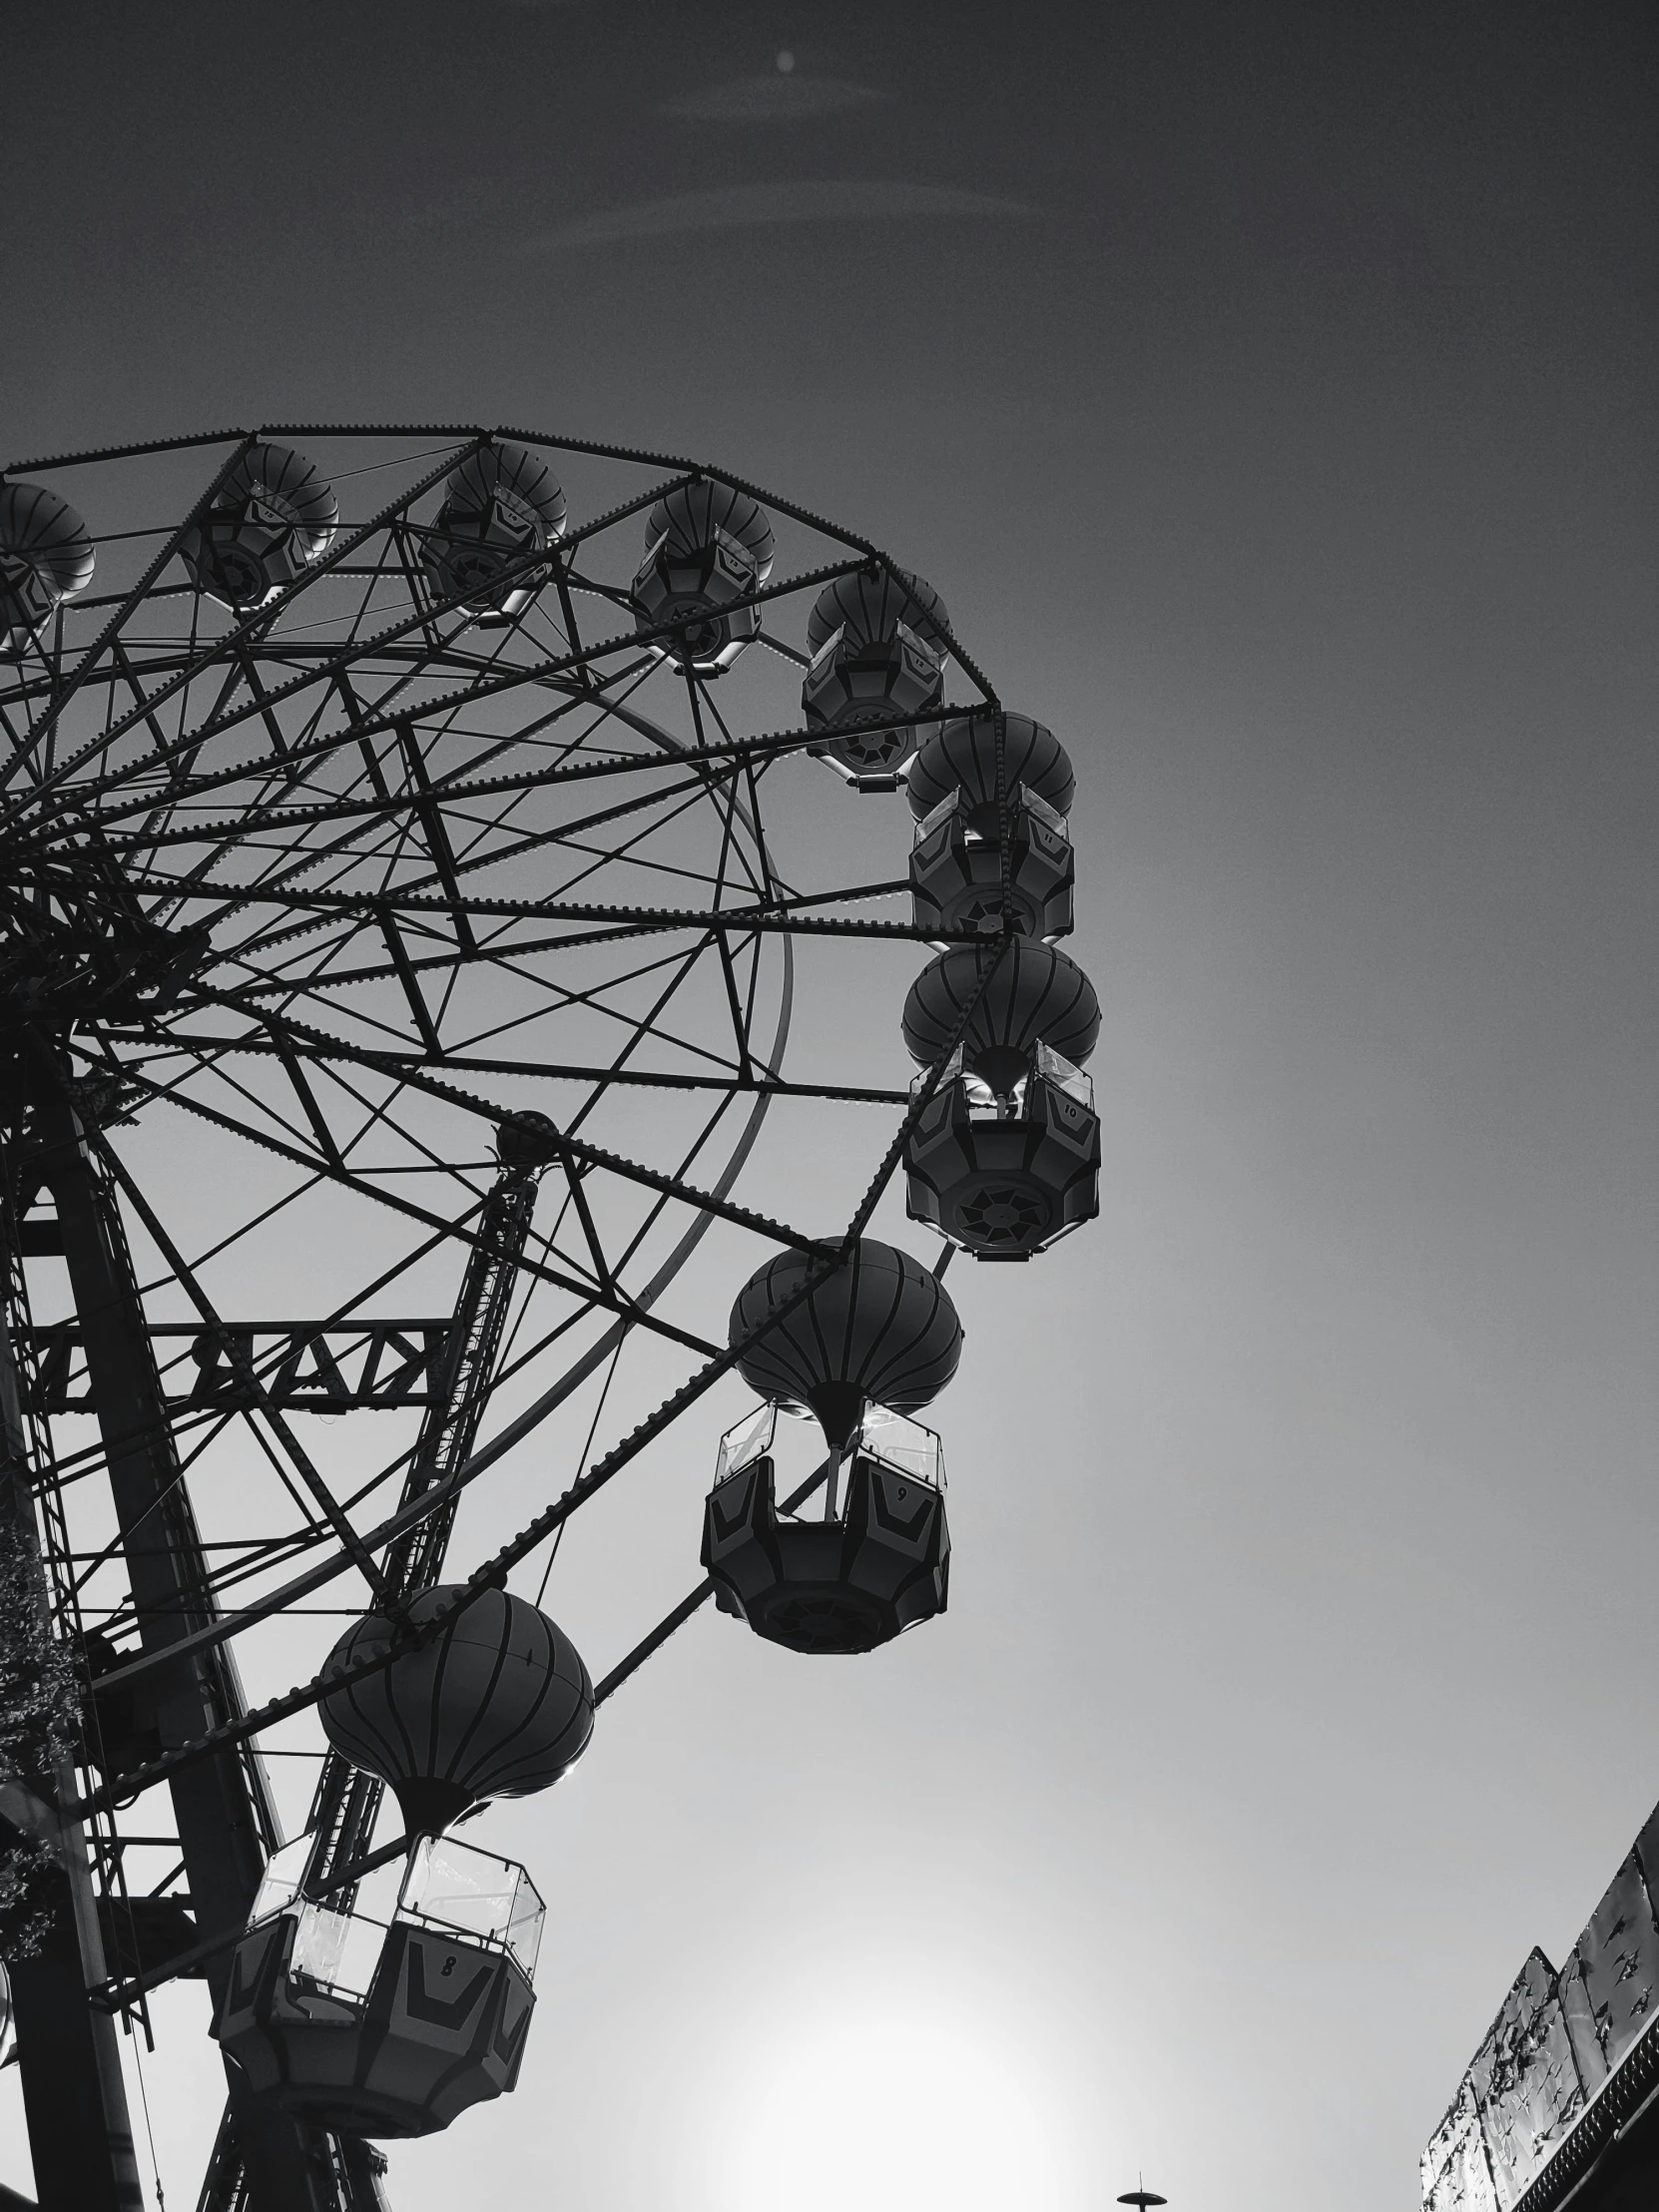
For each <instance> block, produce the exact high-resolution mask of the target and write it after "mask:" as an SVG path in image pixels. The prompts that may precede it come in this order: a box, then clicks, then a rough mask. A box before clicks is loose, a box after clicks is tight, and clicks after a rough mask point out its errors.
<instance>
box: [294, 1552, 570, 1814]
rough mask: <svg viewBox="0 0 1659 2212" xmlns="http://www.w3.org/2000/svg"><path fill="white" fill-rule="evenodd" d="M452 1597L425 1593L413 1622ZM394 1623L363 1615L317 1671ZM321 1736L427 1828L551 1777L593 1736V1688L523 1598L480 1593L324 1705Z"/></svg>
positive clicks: (364, 1654) (387, 1635) (375, 1646)
mask: <svg viewBox="0 0 1659 2212" xmlns="http://www.w3.org/2000/svg"><path fill="white" fill-rule="evenodd" d="M454 1595H455V1587H454V1585H453V1584H447V1585H446V1584H442V1583H440V1584H439V1585H438V1586H437V1587H436V1588H434V1589H430V1590H426V1591H424V1592H423V1593H422V1594H421V1595H420V1596H419V1597H417V1598H416V1599H415V1601H414V1603H413V1604H412V1605H411V1606H410V1607H409V1616H408V1617H409V1621H410V1624H411V1626H414V1627H419V1626H420V1624H421V1623H422V1622H423V1621H429V1620H430V1619H431V1618H432V1616H433V1614H434V1613H435V1612H437V1611H438V1610H439V1609H440V1608H441V1607H442V1606H443V1605H444V1604H445V1603H446V1602H447V1601H448V1600H449V1599H451V1598H453V1596H454ZM392 1635H393V1629H392V1624H391V1623H390V1622H389V1621H388V1620H385V1619H382V1618H381V1617H380V1616H379V1615H378V1614H374V1613H370V1614H366V1615H365V1616H364V1618H363V1619H361V1620H360V1621H358V1622H357V1624H356V1626H355V1627H354V1628H351V1629H348V1630H347V1632H346V1633H345V1635H344V1636H342V1637H341V1638H340V1640H339V1642H338V1643H337V1644H336V1645H335V1646H334V1648H333V1650H332V1651H331V1652H330V1653H329V1655H328V1659H327V1662H326V1664H325V1666H324V1668H323V1673H324V1675H325V1676H326V1675H327V1674H329V1673H332V1672H336V1671H338V1670H339V1669H341V1668H344V1667H347V1666H352V1665H355V1664H356V1663H357V1662H358V1661H359V1660H362V1659H367V1658H371V1657H372V1656H373V1655H374V1653H375V1652H376V1651H383V1650H384V1649H385V1648H386V1646H387V1645H388V1644H389V1643H390V1642H391V1640H392ZM321 1712H322V1727H323V1732H324V1733H325V1734H326V1736H327V1738H328V1741H329V1743H331V1744H332V1745H333V1747H334V1749H335V1750H336V1751H337V1752H338V1753H339V1754H340V1755H341V1757H342V1758H345V1759H349V1760H350V1762H351V1764H352V1765H353V1766H354V1767H362V1768H364V1769H365V1770H366V1771H367V1772H368V1773H369V1774H375V1775H378V1776H379V1777H380V1779H381V1780H382V1781H383V1782H389V1783H390V1785H391V1787H392V1788H393V1790H395V1791H396V1793H397V1802H398V1804H399V1805H400V1806H401V1807H402V1809H403V1818H404V1821H405V1823H406V1824H407V1826H408V1829H409V1831H410V1833H411V1834H414V1833H417V1832H418V1833H419V1834H422V1835H436V1834H437V1832H438V1831H439V1830H440V1829H442V1828H445V1827H447V1826H448V1824H449V1823H450V1822H451V1821H452V1820H455V1819H457V1818H458V1816H459V1815H460V1814H462V1813H464V1812H465V1811H466V1809H467V1807H468V1806H469V1805H476V1804H477V1803H478V1802H479V1801H480V1799H483V1798H492V1797H528V1796H529V1795H530V1793H531V1792H532V1791H534V1790H545V1789H546V1788H547V1787H548V1785H549V1784H550V1783H553V1782H557V1781H558V1779H559V1777H560V1775H562V1774H563V1773H564V1771H565V1769H566V1768H567V1767H568V1766H570V1765H571V1763H572V1762H573V1761H574V1760H576V1759H579V1758H580V1757H581V1755H582V1753H583V1752H584V1751H585V1750H586V1749H587V1745H588V1738H589V1737H590V1736H591V1735H592V1733H593V1684H592V1683H591V1682H590V1681H589V1679H588V1670H587V1668H586V1667H585V1666H584V1665H583V1664H582V1660H581V1655H580V1654H579V1653H578V1651H577V1650H576V1647H575V1645H574V1644H572V1642H571V1641H570V1638H569V1637H568V1636H566V1635H565V1634H564V1632H563V1630H562V1629H560V1628H559V1627H557V1626H556V1625H555V1623H554V1622H552V1621H550V1620H549V1619H548V1617H547V1615H546V1614H545V1613H540V1612H538V1611H537V1610H536V1608H535V1606H533V1605H531V1604H530V1603H529V1602H528V1600H527V1599H525V1598H521V1597H512V1596H510V1595H509V1594H508V1593H507V1592H506V1591H505V1590H485V1591H482V1592H481V1593H480V1594H479V1596H477V1597H476V1598H474V1599H473V1600H472V1602H471V1604H469V1605H468V1606H467V1607H466V1608H465V1610H464V1611H463V1612H459V1613H456V1614H455V1615H454V1616H453V1617H452V1618H451V1619H449V1620H447V1621H445V1622H444V1624H443V1626H442V1628H440V1629H439V1630H438V1631H437V1633H436V1635H434V1636H433V1637H432V1638H431V1639H430V1641H428V1642H426V1643H424V1644H421V1645H418V1646H417V1647H416V1648H415V1649H413V1650H411V1651H405V1652H403V1653H401V1654H400V1655H399V1656H398V1657H397V1658H395V1659H393V1660H392V1661H391V1662H390V1664H389V1665H387V1666H385V1667H382V1668H380V1669H378V1670H377V1671H376V1672H374V1673H372V1674H368V1675H364V1676H362V1677H361V1679H360V1680H358V1681H356V1682H351V1683H348V1684H346V1685H345V1686H344V1687H343V1688H342V1689H339V1690H335V1691H332V1692H330V1693H329V1695H328V1696H326V1697H325V1698H324V1699H323V1700H322V1706H321Z"/></svg>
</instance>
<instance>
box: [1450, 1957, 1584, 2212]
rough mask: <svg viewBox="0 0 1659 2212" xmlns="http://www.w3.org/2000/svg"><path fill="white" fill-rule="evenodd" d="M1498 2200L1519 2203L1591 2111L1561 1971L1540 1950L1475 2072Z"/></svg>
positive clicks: (1471, 2075) (1504, 2009) (1493, 2030)
mask: <svg viewBox="0 0 1659 2212" xmlns="http://www.w3.org/2000/svg"><path fill="white" fill-rule="evenodd" d="M1468 2080H1469V2085H1470V2087H1471V2088H1472V2089H1473V2091H1474V2096H1475V2101H1476V2103H1477V2104H1478V2105H1479V2107H1480V2116H1481V2121H1482V2125H1483V2127H1484V2129H1485V2135H1486V2147H1487V2150H1488V2151H1489V2152H1490V2154H1491V2161H1492V2168H1493V2172H1494V2175H1495V2177H1496V2180H1497V2189H1498V2198H1499V2201H1500V2203H1502V2204H1504V2205H1511V2204H1513V2203H1514V2202H1515V2201H1516V2199H1517V2198H1519V2197H1520V2195H1521V2194H1522V2193H1523V2191H1524V2190H1525V2188H1526V2186H1527V2184H1528V2183H1529V2182H1530V2181H1531V2180H1532V2179H1533V2177H1534V2176H1535V2175H1536V2174H1537V2173H1538V2172H1539V2170H1540V2169H1541V2168H1542V2166H1543V2165H1544V2163H1545V2161H1546V2160H1547V2159H1548V2158H1549V2157H1550V2155H1551V2153H1552V2152H1553V2151H1554V2150H1555V2148H1556V2146H1557V2145H1558V2144H1559V2143H1560V2141H1561V2139H1562V2137H1563V2136H1564V2135H1565V2134H1566V2133H1567V2130H1568V2129H1569V2128H1570V2127H1571V2126H1572V2123H1573V2121H1574V2120H1576V2119H1577V2117H1578V2115H1579V2113H1580V2112H1581V2111H1582V2110H1583V2108H1584V2091H1583V2088H1582V2086H1581V2084H1580V2081H1579V2077H1578V2068H1577V2066H1576V2065H1575V2064H1574V2061H1573V2054H1572V2044H1571V2041H1570V2040H1569V2038H1568V2035H1567V2023H1566V2018H1565V2015H1564V2013H1563V2012H1562V2009H1561V2003H1560V1999H1559V1998H1558V1997H1557V1995H1556V1993H1555V1970H1554V1968H1553V1967H1552V1966H1551V1965H1550V1962H1549V1960H1548V1959H1547V1958H1546V1957H1545V1956H1544V1954H1543V1952H1542V1951H1541V1950H1536V1949H1534V1950H1533V1951H1532V1952H1531V1953H1530V1954H1529V1955H1528V1957H1527V1960H1526V1963H1525V1965H1524V1966H1522V1968H1521V1970H1520V1972H1519V1973H1518V1974H1517V1975H1516V1977H1515V1981H1514V1984H1513V1986H1512V1987H1511V1989H1510V1991H1509V1994H1508V1995H1507V1996H1506V1997H1505V1998H1504V2000H1503V2004H1502V2007H1501V2009H1500V2010H1499V2012H1498V2015H1497V2018H1496V2019H1495V2020H1494V2021H1493V2022H1492V2025H1491V2028H1490V2029H1489V2031H1488V2033H1487V2035H1486V2039H1485V2041H1484V2042H1483V2043H1482V2044H1481V2046H1480V2048H1479V2050H1478V2051H1477V2052H1476V2053H1475V2056H1474V2061H1473V2063H1472V2065H1471V2066H1470V2067H1469V2072H1468Z"/></svg>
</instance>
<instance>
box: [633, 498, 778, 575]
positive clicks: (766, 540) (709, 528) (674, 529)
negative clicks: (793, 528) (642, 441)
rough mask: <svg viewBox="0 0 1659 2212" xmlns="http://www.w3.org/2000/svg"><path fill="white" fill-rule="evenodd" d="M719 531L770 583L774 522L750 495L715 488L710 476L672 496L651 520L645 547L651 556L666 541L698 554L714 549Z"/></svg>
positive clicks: (660, 503)
mask: <svg viewBox="0 0 1659 2212" xmlns="http://www.w3.org/2000/svg"><path fill="white" fill-rule="evenodd" d="M717 530H720V531H724V532H725V534H726V536H727V537H729V538H736V539H737V541H738V543H739V544H740V545H741V546H742V547H743V548H744V550H745V552H747V553H748V555H749V557H750V559H751V560H752V561H753V562H754V564H755V575H756V580H757V582H759V583H762V584H764V583H765V582H766V580H767V578H768V577H769V576H770V575H771V574H772V555H773V537H772V524H771V523H770V522H769V521H768V519H767V511H766V509H765V508H764V507H763V506H761V505H760V504H759V503H758V502H757V501H755V500H753V499H751V498H750V496H749V494H748V492H746V491H734V490H733V489H732V487H731V486H730V485H729V484H711V483H710V482H709V481H708V480H707V479H706V478H705V479H704V480H703V481H702V482H700V483H696V484H682V485H681V486H680V488H679V490H678V491H671V492H668V493H666V494H665V496H664V497H663V498H661V499H659V500H658V501H657V504H656V505H655V506H654V507H653V508H652V510H651V512H650V513H649V514H648V515H647V516H646V518H645V549H646V551H647V553H650V552H651V551H652V549H653V548H654V547H655V546H656V544H657V542H658V540H659V539H661V538H664V537H666V538H667V539H668V541H669V543H670V545H672V546H674V547H675V548H676V549H677V550H679V551H682V552H687V553H694V552H696V551H697V550H698V549H699V548H700V547H702V546H706V545H712V544H713V542H714V537H715V532H716V531H717Z"/></svg>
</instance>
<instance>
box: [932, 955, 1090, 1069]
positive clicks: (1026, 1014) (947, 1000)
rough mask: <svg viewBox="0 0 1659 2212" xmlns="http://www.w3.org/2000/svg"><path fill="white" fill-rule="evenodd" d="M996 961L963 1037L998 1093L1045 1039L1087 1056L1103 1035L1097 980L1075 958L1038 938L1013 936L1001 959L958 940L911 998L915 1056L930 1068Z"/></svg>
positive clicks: (966, 1050)
mask: <svg viewBox="0 0 1659 2212" xmlns="http://www.w3.org/2000/svg"><path fill="white" fill-rule="evenodd" d="M992 960H997V965H996V969H995V972H994V973H993V974H992V976H991V979H990V982H989V984H988V985H987V986H986V990H985V995H984V997H983V998H981V999H980V1001H979V1004H978V1005H977V1007H975V1009H974V1012H973V1016H972V1018H971V1020H970V1021H969V1022H968V1025H967V1029H966V1031H965V1032H964V1034H963V1037H962V1060H963V1064H964V1065H965V1066H966V1068H967V1070H968V1072H969V1073H970V1074H972V1075H977V1076H979V1077H981V1078H982V1080H983V1081H985V1082H987V1083H988V1084H989V1085H990V1086H991V1088H992V1090H993V1091H999V1092H1007V1091H1010V1090H1012V1088H1013V1086H1014V1085H1015V1084H1016V1083H1017V1082H1019V1081H1020V1079H1021V1078H1022V1077H1023V1076H1024V1074H1025V1073H1026V1070H1027V1067H1028V1065H1029V1063H1030V1058H1031V1054H1032V1052H1033V1051H1034V1050H1035V1049H1036V1047H1037V1046H1038V1045H1039V1044H1046V1045H1047V1046H1048V1047H1049V1049H1050V1050H1051V1051H1054V1052H1059V1053H1062V1054H1063V1055H1064V1056H1065V1058H1066V1059H1068V1060H1074V1061H1077V1062H1079V1063H1081V1062H1082V1061H1084V1060H1086V1059H1087V1058H1088V1056H1089V1054H1090V1053H1091V1052H1092V1051H1093V1050H1094V1048H1095V1043H1096V1040H1097V1039H1098V1037H1099V1035H1100V1001H1099V999H1098V998H1096V996H1095V992H1094V985H1093V984H1092V983H1091V982H1090V981H1089V979H1088V977H1087V976H1086V975H1085V974H1084V973H1083V970H1082V969H1081V968H1080V967H1079V966H1078V965H1077V962H1076V961H1075V960H1068V959H1067V958H1066V956H1065V954H1064V953H1063V952H1057V951H1056V950H1055V949H1054V947H1053V945H1051V944H1042V943H1040V942H1037V941H1035V940H1033V939H1032V938H1030V937H1015V938H1013V939H1011V940H1010V942H1009V943H1008V945H1007V948H1006V949H1005V950H1004V951H1003V953H1002V955H1001V958H1000V959H997V954H996V952H995V951H993V950H992V949H991V948H990V947H988V946H987V947H983V948H981V947H980V946H978V945H952V946H951V948H950V950H949V951H948V952H941V953H940V954H939V955H938V957H937V958H936V959H934V960H930V961H929V962H928V963H927V965H926V967H924V968H923V969H922V971H921V973H920V974H919V975H918V976H917V977H916V979H915V981H914V982H913V983H912V984H911V985H910V989H909V994H908V996H907V997H906V998H905V1001H904V1013H903V1024H902V1025H903V1030H904V1042H905V1044H906V1045H907V1047H908V1048H909V1052H910V1056H911V1058H912V1059H914V1060H918V1061H919V1062H920V1063H921V1065H922V1066H923V1067H929V1066H931V1065H932V1063H933V1062H934V1061H935V1060H937V1059H939V1058H940V1057H941V1056H942V1055H943V1053H944V1052H945V1051H946V1050H947V1048H948V1046H949V1043H950V1038H951V1034H952V1032H953V1031H954V1030H955V1027H956V1024H957V1023H958V1022H959V1021H960V1020H961V1018H962V1009H963V1008H964V1007H965V1006H967V1005H968V1004H969V1003H970V1002H971V1000H972V998H973V994H974V992H975V991H977V990H978V988H979V984H980V980H981V978H982V977H983V975H984V972H985V969H986V967H987V966H988V965H989V963H990V962H991V961H992Z"/></svg>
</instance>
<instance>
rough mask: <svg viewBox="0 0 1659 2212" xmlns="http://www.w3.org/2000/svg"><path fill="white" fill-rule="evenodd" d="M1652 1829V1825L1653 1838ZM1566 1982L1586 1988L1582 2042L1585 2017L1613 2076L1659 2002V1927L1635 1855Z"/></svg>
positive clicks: (1583, 1939)
mask: <svg viewBox="0 0 1659 2212" xmlns="http://www.w3.org/2000/svg"><path fill="white" fill-rule="evenodd" d="M1653 1825H1654V1824H1653V1823H1651V1822H1650V1823H1649V1829H1648V1831H1644V1834H1646V1833H1649V1832H1651V1830H1652V1828H1653ZM1562 1979H1563V1981H1565V1982H1568V1983H1569V1984H1570V1983H1572V1982H1574V1981H1576V1982H1578V1983H1580V1984H1581V1987H1582V1992H1583V1998H1582V2003H1580V2002H1578V2001H1577V1993H1576V1991H1575V2001H1574V2004H1573V2024H1574V2026H1575V2027H1577V2028H1578V2030H1579V2033H1578V2037H1577V2040H1578V2041H1579V2042H1580V2043H1582V2042H1583V2040H1584V2035H1583V2026H1582V2017H1583V2014H1584V2013H1585V2012H1587V2013H1588V2015H1589V2024H1590V2026H1591V2028H1592V2030H1593V2032H1594V2035H1595V2038H1596V2042H1597V2044H1598V2045H1599V2048H1600V2053H1601V2058H1602V2061H1603V2064H1604V2065H1605V2067H1606V2068H1607V2069H1608V2070H1609V2071H1610V2070H1611V2069H1612V2068H1613V2067H1614V2066H1616V2065H1617V2064H1618V2062H1619V2060H1620V2059H1621V2058H1622V2057H1623V2056H1624V2054H1625V2052H1626V2051H1627V2050H1628V2049H1629V2048H1630V2046H1631V2044H1632V2043H1633V2042H1634V2041H1635V2040H1636V2038H1637V2036H1638V2035H1639V2034H1640V2033H1641V2032H1642V2029H1643V2028H1644V2027H1645V2026H1646V2025H1647V2023H1648V2021H1649V2019H1650V2018H1651V2017H1652V2013H1653V2007H1654V2005H1655V2003H1656V2002H1659V1927H1656V1926H1655V1925H1654V1917H1653V1904H1652V1900H1651V1899H1650V1898H1649V1895H1648V1890H1647V1884H1646V1882H1645V1881H1644V1879H1643V1869H1642V1862H1641V1858H1640V1856H1639V1854H1638V1852H1637V1851H1632V1852H1631V1854H1630V1856H1629V1858H1628V1859H1626V1861H1625V1862H1624V1865H1623V1866H1622V1867H1621V1868H1620V1869H1619V1871H1618V1873H1617V1874H1616V1875H1615V1876H1614V1877H1613V1880H1612V1883H1611V1885H1610V1887H1609V1889H1608V1891H1607V1894H1606V1896H1605V1897H1604V1898H1603V1899H1602V1901H1601V1903H1600V1904H1599V1905H1598V1906H1597V1907H1596V1909H1595V1911H1594V1912H1593V1913H1592V1914H1591V1915H1590V1919H1589V1923H1588V1925H1587V1926H1586V1928H1585V1930H1584V1933H1583V1935H1582V1936H1579V1938H1578V1941H1577V1942H1576V1943H1575V1944H1574V1945H1573V1952H1572V1956H1571V1958H1570V1959H1569V1960H1568V1961H1567V1965H1566V1967H1565V1968H1564V1969H1563V1974H1562Z"/></svg>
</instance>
